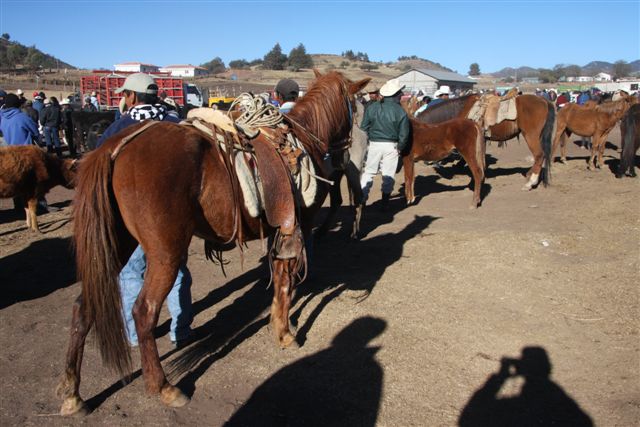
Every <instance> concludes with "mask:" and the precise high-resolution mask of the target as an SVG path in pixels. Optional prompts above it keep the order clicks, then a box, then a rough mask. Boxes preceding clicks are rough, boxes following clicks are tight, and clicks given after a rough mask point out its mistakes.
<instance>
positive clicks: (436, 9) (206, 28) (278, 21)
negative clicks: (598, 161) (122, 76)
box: [0, 0, 640, 74]
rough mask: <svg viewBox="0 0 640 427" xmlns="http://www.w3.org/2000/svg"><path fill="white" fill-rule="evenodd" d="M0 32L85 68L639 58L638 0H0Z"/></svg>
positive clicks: (493, 66)
mask: <svg viewBox="0 0 640 427" xmlns="http://www.w3.org/2000/svg"><path fill="white" fill-rule="evenodd" d="M0 33H9V34H10V35H11V39H12V40H15V41H18V42H20V43H22V44H25V45H28V46H31V45H34V44H35V45H36V46H37V47H38V48H39V49H41V50H43V51H44V52H46V53H49V54H52V55H54V56H56V57H58V58H60V59H62V60H63V61H65V62H68V63H70V64H73V65H75V66H78V67H82V68H100V67H104V68H108V69H112V67H113V64H116V63H118V62H125V61H141V62H147V63H152V64H155V65H159V66H164V65H169V64H181V63H191V64H194V65H198V64H201V63H203V62H207V61H209V60H211V59H212V58H214V57H216V56H218V57H220V58H222V60H223V61H224V62H225V64H228V63H229V61H231V60H234V59H247V60H252V59H255V58H262V57H263V56H264V55H265V54H266V53H267V52H268V51H269V50H271V48H272V47H273V46H274V45H275V44H276V43H280V45H281V47H282V50H283V52H285V53H289V51H290V50H291V49H292V48H294V47H296V46H297V45H298V44H299V43H303V44H304V46H305V47H306V50H307V52H308V53H332V54H340V53H342V52H343V51H345V50H348V49H351V50H353V51H354V52H358V51H361V52H365V53H367V54H368V55H369V58H370V59H371V60H374V61H384V62H386V61H395V60H397V58H398V57H399V56H401V55H417V56H418V57H422V58H426V59H429V60H431V61H434V62H438V63H440V64H442V65H444V66H446V67H449V68H451V69H453V70H455V71H458V72H460V73H463V74H464V73H467V72H468V70H469V65H470V64H472V63H474V62H477V63H478V64H479V65H480V70H481V71H482V72H493V71H498V70H500V69H502V68H504V67H519V66H523V65H528V66H532V67H534V68H553V66H554V65H557V64H576V65H581V66H582V65H585V64H587V63H588V62H590V61H593V60H600V61H608V62H615V61H617V60H625V61H627V62H631V61H634V60H636V59H640V0H623V1H615V0H607V1H589V0H581V1H555V0H553V1H542V0H537V1H498V0H497V1H480V0H476V1H473V0H468V1H420V0H417V1H375V0H373V1H328V0H325V1H242V0H240V1H215V0H200V1H189V0H186V1H176V0H170V1H157V0H155V1H152V0H149V1H147V0H110V1H102V0H91V1H86V0H66V1H65V0H61V1H60V0H57V1H56V0H40V1H31V0H0Z"/></svg>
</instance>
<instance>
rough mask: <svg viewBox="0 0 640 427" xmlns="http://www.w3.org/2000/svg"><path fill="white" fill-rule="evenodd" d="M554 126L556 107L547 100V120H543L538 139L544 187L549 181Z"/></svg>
mask: <svg viewBox="0 0 640 427" xmlns="http://www.w3.org/2000/svg"><path fill="white" fill-rule="evenodd" d="M555 128H556V108H555V106H554V105H553V104H552V103H550V102H547V120H546V121H545V122H544V127H543V128H542V134H541V135H540V140H541V142H542V153H543V155H544V170H545V171H544V174H543V177H542V184H543V185H544V186H545V187H546V186H547V185H549V182H550V181H551V155H552V153H551V150H552V149H553V136H554V134H555Z"/></svg>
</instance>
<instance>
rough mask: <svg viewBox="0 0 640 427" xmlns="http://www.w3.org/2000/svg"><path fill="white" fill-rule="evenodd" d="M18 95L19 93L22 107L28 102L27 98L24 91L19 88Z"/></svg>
mask: <svg viewBox="0 0 640 427" xmlns="http://www.w3.org/2000/svg"><path fill="white" fill-rule="evenodd" d="M16 95H18V99H19V100H20V108H22V106H23V105H24V103H25V102H27V98H25V97H24V92H23V91H22V89H18V90H17V91H16Z"/></svg>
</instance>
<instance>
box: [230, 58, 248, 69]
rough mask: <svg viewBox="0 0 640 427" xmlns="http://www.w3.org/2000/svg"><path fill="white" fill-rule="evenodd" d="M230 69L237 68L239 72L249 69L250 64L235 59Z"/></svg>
mask: <svg viewBox="0 0 640 427" xmlns="http://www.w3.org/2000/svg"><path fill="white" fill-rule="evenodd" d="M229 68H235V69H238V70H240V69H243V68H249V63H248V62H247V61H246V60H245V59H234V60H233V61H229Z"/></svg>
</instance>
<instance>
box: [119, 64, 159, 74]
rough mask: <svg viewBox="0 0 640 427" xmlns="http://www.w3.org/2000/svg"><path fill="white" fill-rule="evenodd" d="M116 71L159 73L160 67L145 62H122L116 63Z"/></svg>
mask: <svg viewBox="0 0 640 427" xmlns="http://www.w3.org/2000/svg"><path fill="white" fill-rule="evenodd" d="M114 67H115V69H116V71H122V72H129V73H157V72H158V71H159V68H158V66H157V65H153V64H143V63H142V62H122V63H120V64H116V65H114Z"/></svg>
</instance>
